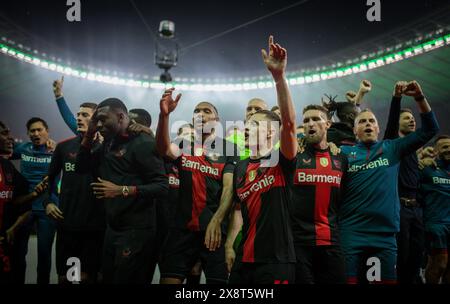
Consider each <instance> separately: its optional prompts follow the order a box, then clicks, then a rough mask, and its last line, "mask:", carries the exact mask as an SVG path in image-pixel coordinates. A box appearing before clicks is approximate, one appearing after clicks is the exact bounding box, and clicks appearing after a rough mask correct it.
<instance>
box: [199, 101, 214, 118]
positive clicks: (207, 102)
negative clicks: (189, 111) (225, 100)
mask: <svg viewBox="0 0 450 304" xmlns="http://www.w3.org/2000/svg"><path fill="white" fill-rule="evenodd" d="M201 103H206V104H208V105H210V106H211V107H212V108H213V109H214V111H216V116H217V117H218V116H219V111H217V108H216V107H215V106H214V105H213V104H212V103H210V102H209V101H201V102H199V103H198V104H197V106H198V105H199V104H201ZM197 106H195V107H197Z"/></svg>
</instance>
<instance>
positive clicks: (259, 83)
mask: <svg viewBox="0 0 450 304" xmlns="http://www.w3.org/2000/svg"><path fill="white" fill-rule="evenodd" d="M2 41H3V42H0V52H1V53H3V54H5V55H8V56H11V57H14V58H16V59H18V60H20V61H23V62H26V63H30V64H33V65H35V66H38V67H41V68H44V69H48V70H51V71H55V72H58V73H61V74H65V75H69V76H74V77H78V78H83V79H87V80H90V81H97V82H101V83H107V84H111V85H119V86H128V87H140V88H145V89H165V88H168V87H172V86H174V87H176V88H177V89H179V90H182V91H218V92H223V91H246V90H256V89H267V88H273V86H274V83H273V82H272V81H271V80H269V79H268V78H267V77H262V76H259V77H258V76H256V77H252V78H244V79H243V80H242V82H240V83H238V82H230V83H217V80H216V81H213V80H207V81H205V80H203V83H201V81H202V80H201V79H188V78H181V79H176V80H175V81H174V82H172V83H165V84H164V83H161V82H159V81H158V80H153V81H150V80H148V79H145V80H142V79H140V80H136V79H132V78H122V77H117V73H113V74H114V75H113V76H111V75H104V74H100V73H93V72H91V71H88V70H82V69H76V68H73V67H69V66H65V65H62V64H61V63H60V62H57V61H56V62H55V61H52V60H48V59H47V58H45V57H44V58H39V57H38V56H37V55H38V53H37V52H36V51H34V52H30V53H26V52H23V51H22V50H18V49H16V48H13V47H11V46H8V45H7V44H5V42H6V43H8V44H12V43H10V41H6V40H5V39H2ZM406 45H408V44H406ZM445 45H450V34H447V35H445V36H443V37H440V38H437V39H433V40H430V41H427V42H424V43H421V44H418V45H415V46H411V44H409V47H408V48H406V49H403V50H400V51H395V52H393V53H389V54H387V55H384V56H380V57H374V56H371V55H370V54H369V55H368V56H367V55H363V56H366V57H361V58H371V59H369V60H363V61H361V62H359V63H353V64H348V65H342V64H339V63H335V64H333V65H332V66H333V67H334V68H332V69H331V70H324V69H323V67H322V68H321V69H313V71H314V72H313V73H311V70H309V72H290V73H289V74H288V77H287V79H288V82H289V84H290V85H292V86H295V85H305V84H310V83H315V82H320V81H325V80H330V79H335V78H340V77H345V76H348V75H352V74H356V73H361V72H365V71H369V70H372V69H375V68H379V67H382V66H385V65H388V64H392V63H395V62H399V61H402V60H404V59H408V58H411V57H414V56H417V55H420V54H423V53H426V52H429V51H432V50H434V49H437V48H440V47H443V46H445ZM395 50H397V48H395Z"/></svg>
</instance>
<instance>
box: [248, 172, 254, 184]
mask: <svg viewBox="0 0 450 304" xmlns="http://www.w3.org/2000/svg"><path fill="white" fill-rule="evenodd" d="M255 178H256V170H252V171H250V172H249V173H248V181H249V182H252V181H254V180H255Z"/></svg>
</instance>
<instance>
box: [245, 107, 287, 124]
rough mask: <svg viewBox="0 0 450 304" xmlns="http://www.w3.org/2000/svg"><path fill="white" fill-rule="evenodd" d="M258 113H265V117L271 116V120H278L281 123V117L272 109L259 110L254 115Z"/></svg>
mask: <svg viewBox="0 0 450 304" xmlns="http://www.w3.org/2000/svg"><path fill="white" fill-rule="evenodd" d="M256 114H263V115H264V116H265V117H267V118H269V119H270V121H278V123H279V124H281V119H280V117H279V116H278V115H277V114H275V113H274V112H272V111H269V110H259V111H256V112H255V113H253V115H256ZM253 115H252V116H253ZM252 116H250V117H252Z"/></svg>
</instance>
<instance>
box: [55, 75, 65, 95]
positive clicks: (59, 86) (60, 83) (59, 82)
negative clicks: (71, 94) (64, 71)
mask: <svg viewBox="0 0 450 304" xmlns="http://www.w3.org/2000/svg"><path fill="white" fill-rule="evenodd" d="M63 84H64V76H61V80H58V79H57V80H55V81H53V93H54V94H55V98H59V97H61V96H62V88H63Z"/></svg>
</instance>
